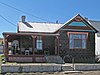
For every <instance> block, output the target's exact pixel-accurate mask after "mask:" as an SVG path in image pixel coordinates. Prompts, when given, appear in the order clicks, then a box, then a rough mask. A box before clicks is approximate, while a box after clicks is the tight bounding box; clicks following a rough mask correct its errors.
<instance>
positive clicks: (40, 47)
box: [36, 36, 43, 50]
mask: <svg viewBox="0 0 100 75" xmlns="http://www.w3.org/2000/svg"><path fill="white" fill-rule="evenodd" d="M42 42H43V41H42V37H41V36H37V39H36V49H38V50H42V49H43V46H42Z"/></svg>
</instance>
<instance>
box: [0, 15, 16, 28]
mask: <svg viewBox="0 0 100 75" xmlns="http://www.w3.org/2000/svg"><path fill="white" fill-rule="evenodd" d="M0 17H1V18H3V19H4V20H5V21H7V22H8V23H10V24H11V25H13V26H16V25H15V24H14V23H12V22H10V21H9V20H7V19H6V18H5V17H3V16H2V15H0Z"/></svg>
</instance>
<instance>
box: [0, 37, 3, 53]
mask: <svg viewBox="0 0 100 75" xmlns="http://www.w3.org/2000/svg"><path fill="white" fill-rule="evenodd" d="M3 43H4V41H3V38H0V54H3Z"/></svg>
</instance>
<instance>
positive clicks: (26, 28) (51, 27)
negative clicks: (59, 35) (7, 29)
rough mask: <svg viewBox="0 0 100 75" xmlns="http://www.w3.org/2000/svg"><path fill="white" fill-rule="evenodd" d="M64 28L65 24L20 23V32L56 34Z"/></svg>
mask: <svg viewBox="0 0 100 75" xmlns="http://www.w3.org/2000/svg"><path fill="white" fill-rule="evenodd" d="M62 26H63V24H57V23H39V22H18V31H19V32H39V33H40V32H41V33H54V32H56V31H57V30H59V29H60V28H61V27H62Z"/></svg>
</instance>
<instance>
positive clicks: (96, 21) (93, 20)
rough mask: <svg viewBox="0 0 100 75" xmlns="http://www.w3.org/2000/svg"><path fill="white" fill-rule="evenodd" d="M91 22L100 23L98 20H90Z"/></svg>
mask: <svg viewBox="0 0 100 75" xmlns="http://www.w3.org/2000/svg"><path fill="white" fill-rule="evenodd" d="M89 21H94V22H100V21H97V20H89Z"/></svg>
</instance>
